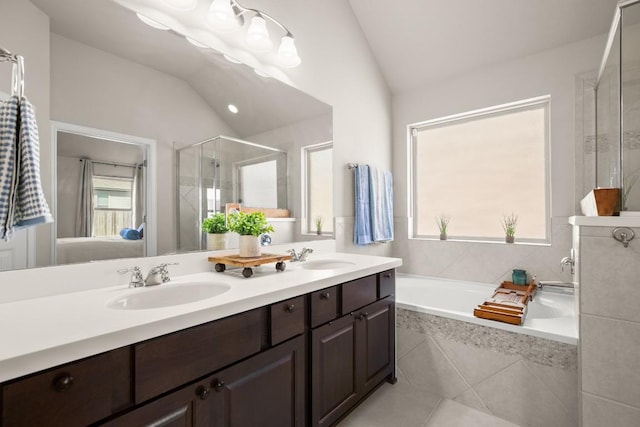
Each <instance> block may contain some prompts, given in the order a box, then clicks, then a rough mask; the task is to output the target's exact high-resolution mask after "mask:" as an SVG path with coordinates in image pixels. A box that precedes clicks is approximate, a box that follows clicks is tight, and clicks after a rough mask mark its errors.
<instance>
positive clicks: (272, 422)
mask: <svg viewBox="0 0 640 427" xmlns="http://www.w3.org/2000/svg"><path fill="white" fill-rule="evenodd" d="M305 358H306V357H305V336H299V337H297V338H294V339H292V340H289V341H287V342H285V343H283V344H280V345H279V346H277V347H274V348H272V349H271V350H267V351H265V352H263V353H260V354H258V355H256V356H253V357H251V358H250V359H247V360H245V361H244V362H241V363H238V364H236V365H234V366H232V367H230V368H228V369H225V370H223V371H220V372H219V373H217V374H216V375H214V378H213V379H212V380H211V387H212V389H213V390H214V392H213V396H212V397H213V399H210V400H211V403H212V406H209V409H210V411H211V412H210V415H211V416H212V417H213V419H214V422H213V423H212V424H211V425H215V426H230V427H231V426H232V427H255V426H269V427H294V426H300V427H302V426H304V425H305V418H306V417H305V404H306V394H305V389H306V381H305V375H306V368H305Z"/></svg>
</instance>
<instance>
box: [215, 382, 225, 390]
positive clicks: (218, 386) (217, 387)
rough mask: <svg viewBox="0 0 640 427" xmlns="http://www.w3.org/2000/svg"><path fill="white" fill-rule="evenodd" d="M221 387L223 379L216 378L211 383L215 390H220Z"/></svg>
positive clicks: (222, 386)
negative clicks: (214, 381) (213, 382)
mask: <svg viewBox="0 0 640 427" xmlns="http://www.w3.org/2000/svg"><path fill="white" fill-rule="evenodd" d="M223 388H224V381H222V380H216V383H215V384H214V385H213V389H214V390H215V391H222V389H223Z"/></svg>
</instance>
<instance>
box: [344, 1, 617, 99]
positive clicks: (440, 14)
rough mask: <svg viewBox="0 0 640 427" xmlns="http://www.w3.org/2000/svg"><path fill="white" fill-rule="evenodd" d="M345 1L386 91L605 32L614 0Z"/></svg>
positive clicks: (468, 70) (612, 10)
mask: <svg viewBox="0 0 640 427" xmlns="http://www.w3.org/2000/svg"><path fill="white" fill-rule="evenodd" d="M349 2H350V4H351V7H352V9H353V11H354V13H355V16H356V18H357V20H358V22H359V23H360V26H361V28H362V31H363V33H364V35H365V37H366V38H367V41H368V42H369V45H370V47H371V50H372V52H373V54H374V56H375V58H376V60H377V62H378V64H379V66H380V69H381V71H382V74H383V75H384V78H385V79H386V81H387V83H388V85H389V87H390V89H391V91H392V92H393V93H399V92H403V91H407V90H409V89H414V88H418V87H421V86H426V85H428V84H432V83H433V82H437V81H441V80H443V79H446V78H449V77H454V76H457V75H461V74H464V73H468V72H471V71H473V70H474V69H479V68H482V67H485V66H488V65H491V64H495V63H500V62H504V61H509V60H512V59H515V58H519V57H523V56H527V55H531V54H534V53H537V52H541V51H544V50H547V49H552V48H554V47H557V46H561V45H563V44H567V43H572V42H576V41H579V40H584V39H587V38H590V37H594V36H597V35H600V34H604V33H607V32H608V30H609V26H610V25H611V22H612V19H613V13H614V10H615V6H616V3H617V1H616V0H455V1H451V0H398V1H393V2H391V1H382V0H349ZM594 68H597V64H595V65H594Z"/></svg>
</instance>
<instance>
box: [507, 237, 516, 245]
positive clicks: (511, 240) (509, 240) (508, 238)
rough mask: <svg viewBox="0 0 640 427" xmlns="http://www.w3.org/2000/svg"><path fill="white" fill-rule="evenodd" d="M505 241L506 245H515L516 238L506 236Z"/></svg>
mask: <svg viewBox="0 0 640 427" xmlns="http://www.w3.org/2000/svg"><path fill="white" fill-rule="evenodd" d="M504 241H505V242H506V243H513V242H515V241H516V236H504Z"/></svg>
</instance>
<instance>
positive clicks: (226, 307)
mask: <svg viewBox="0 0 640 427" xmlns="http://www.w3.org/2000/svg"><path fill="white" fill-rule="evenodd" d="M313 259H314V260H319V259H334V260H335V259H339V260H343V261H349V262H352V263H354V265H353V266H350V267H348V268H343V269H339V270H307V269H303V268H301V267H300V266H299V265H292V264H287V269H286V270H285V271H284V272H276V271H275V268H268V269H267V267H273V266H271V265H270V266H265V267H263V269H264V270H261V272H260V274H256V275H254V276H253V277H251V278H249V279H245V278H242V277H239V275H237V274H230V273H229V272H225V273H214V272H201V273H196V274H190V275H184V276H179V277H174V278H173V280H172V282H174V283H180V282H189V281H199V282H200V281H210V282H218V283H225V284H227V285H230V286H231V289H230V290H229V291H227V292H225V293H224V294H221V295H218V296H216V297H214V298H211V299H208V300H202V301H198V302H194V303H189V304H183V305H177V306H172V307H165V308H156V309H147V310H118V309H112V308H109V307H107V306H106V304H107V302H108V301H109V300H111V299H112V298H114V297H116V296H118V295H119V294H121V293H125V292H127V290H128V288H127V286H126V285H119V286H112V287H103V288H98V289H91V290H87V291H82V292H73V293H66V294H59V295H52V296H46V297H40V298H32V299H25V300H21V301H15V302H9V303H4V304H0V340H2V343H3V345H2V346H0V382H1V381H7V380H10V379H13V378H17V377H20V376H23V375H26V374H30V373H33V372H37V371H40V370H43V369H47V368H50V367H53V366H57V365H60V364H63V363H66V362H70V361H73V360H77V359H80V358H83V357H87V356H91V355H94V354H98V353H101V352H104V351H108V350H112V349H115V348H118V347H122V346H126V345H130V344H133V343H136V342H139V341H142V340H146V339H150V338H154V337H157V336H160V335H164V334H167V333H171V332H174V331H177V330H180V329H184V328H188V327H191V326H195V325H199V324H202V323H206V322H209V321H212V320H216V319H221V318H223V317H227V316H230V315H233V314H237V313H241V312H244V311H247V310H251V309H254V308H258V307H262V306H265V305H268V304H271V303H274V302H277V301H281V300H284V299H287V298H291V297H294V296H298V295H302V294H306V293H309V292H313V291H316V290H319V289H322V288H325V287H328V286H333V285H336V284H339V283H343V282H347V281H350V280H354V279H357V278H359V277H363V276H367V275H370V274H375V273H379V272H381V271H384V270H388V269H391V268H396V267H400V266H401V265H402V260H401V259H398V258H388V257H377V256H365V255H355V254H346V253H333V254H323V255H321V256H318V257H314V258H313ZM172 282H169V283H167V284H164V285H160V286H171V284H172Z"/></svg>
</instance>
